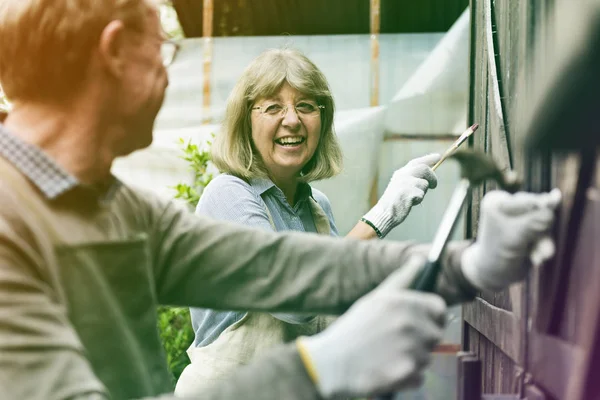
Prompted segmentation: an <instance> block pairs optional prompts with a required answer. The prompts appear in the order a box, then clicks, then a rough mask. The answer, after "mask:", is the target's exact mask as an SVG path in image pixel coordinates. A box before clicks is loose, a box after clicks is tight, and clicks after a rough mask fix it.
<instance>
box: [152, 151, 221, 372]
mask: <svg viewBox="0 0 600 400" xmlns="http://www.w3.org/2000/svg"><path fill="white" fill-rule="evenodd" d="M179 142H180V145H181V151H182V153H183V155H182V156H181V158H183V159H184V160H185V161H186V162H187V164H188V165H189V167H190V169H191V170H192V172H193V175H194V177H193V181H192V184H191V185H189V184H187V183H179V184H177V185H176V186H175V187H174V188H173V189H175V191H176V193H175V198H178V199H182V200H185V201H186V202H187V203H188V204H189V205H190V206H191V207H196V204H198V200H199V199H200V196H201V195H202V189H204V187H206V185H208V183H209V182H210V181H211V180H212V178H213V174H212V173H210V172H208V167H209V164H210V145H211V142H210V141H208V142H207V143H206V146H198V145H195V144H192V143H191V141H188V142H185V141H184V140H183V139H180V140H179ZM158 329H159V333H160V339H161V341H162V343H163V347H164V349H165V351H166V353H167V362H168V364H169V369H170V370H171V373H172V374H173V380H174V382H176V381H177V379H179V376H180V375H181V372H182V371H183V369H184V368H185V367H186V365H188V364H189V362H190V361H189V359H188V356H187V354H186V350H187V349H188V347H189V346H190V344H192V341H193V340H194V331H193V329H192V324H191V322H190V312H189V309H188V308H180V307H166V306H161V307H159V308H158Z"/></svg>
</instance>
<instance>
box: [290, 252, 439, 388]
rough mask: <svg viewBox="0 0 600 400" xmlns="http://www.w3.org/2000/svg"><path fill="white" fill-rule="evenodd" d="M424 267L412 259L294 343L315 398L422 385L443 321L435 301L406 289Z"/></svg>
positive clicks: (437, 303) (435, 296) (425, 295)
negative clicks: (325, 324) (318, 329)
mask: <svg viewBox="0 0 600 400" xmlns="http://www.w3.org/2000/svg"><path fill="white" fill-rule="evenodd" d="M424 263H425V259H424V258H421V257H414V258H413V259H411V261H410V262H409V263H407V264H406V265H405V266H403V267H402V268H401V269H400V270H398V271H396V272H394V273H393V274H392V275H390V276H389V277H388V278H387V279H386V280H385V281H384V282H382V283H381V285H380V286H379V287H377V288H376V289H374V290H373V291H372V292H370V293H369V294H367V295H365V296H364V297H362V298H361V299H359V300H358V301H357V302H356V303H355V304H354V305H353V306H352V307H351V308H350V309H349V310H348V311H347V312H346V313H345V314H344V315H342V316H341V317H339V318H338V319H337V320H336V321H335V322H334V323H333V324H332V325H331V326H330V327H329V328H327V329H326V330H325V331H323V332H321V333H319V334H317V335H315V336H311V337H301V338H299V339H298V340H297V342H296V343H297V345H298V350H299V353H300V355H301V358H302V360H303V362H304V365H305V366H306V368H307V371H308V373H309V375H310V376H311V378H312V379H313V381H314V382H315V384H316V386H317V389H318V391H319V392H320V394H321V396H323V397H324V398H326V399H329V398H337V397H338V396H340V397H361V396H373V395H378V394H384V393H388V392H395V391H399V390H404V389H409V388H415V387H418V386H419V385H420V384H421V383H422V379H423V370H424V368H425V367H426V366H427V364H429V362H430V359H431V351H432V350H433V349H434V347H435V346H436V344H437V343H438V342H439V341H440V340H441V338H442V334H443V328H444V325H445V321H446V317H445V311H446V303H445V302H444V300H443V299H442V298H441V297H439V296H438V295H435V294H431V293H423V292H417V291H411V290H407V288H408V287H409V286H410V284H411V283H412V281H413V280H414V279H415V276H416V274H417V273H418V272H419V271H420V270H421V268H422V266H423V265H424Z"/></svg>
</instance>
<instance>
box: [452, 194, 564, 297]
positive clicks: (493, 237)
mask: <svg viewBox="0 0 600 400" xmlns="http://www.w3.org/2000/svg"><path fill="white" fill-rule="evenodd" d="M560 201H561V193H560V190H558V189H554V190H552V191H551V192H550V193H539V194H536V193H525V192H519V193H515V194H512V195H511V194H509V193H507V192H504V191H499V190H498V191H492V192H489V193H487V194H486V195H485V196H484V197H483V200H482V202H481V216H480V218H479V231H478V234H477V240H476V241H475V243H474V244H473V245H472V246H470V247H468V248H467V249H466V250H465V251H464V253H463V255H462V259H461V263H462V269H463V273H464V274H465V277H466V278H467V279H468V280H469V281H470V282H471V283H472V284H473V285H475V286H476V287H478V288H479V289H481V290H490V291H497V290H501V289H503V288H505V287H507V286H508V285H510V284H511V283H514V282H517V281H520V280H522V279H523V278H525V276H526V275H527V272H528V271H529V267H530V266H531V265H538V264H541V263H542V262H543V261H545V260H547V259H549V258H550V257H552V256H553V255H554V242H553V241H552V239H551V238H550V237H549V236H548V232H549V230H550V228H551V227H552V223H553V222H554V210H555V209H556V207H557V206H558V204H559V203H560Z"/></svg>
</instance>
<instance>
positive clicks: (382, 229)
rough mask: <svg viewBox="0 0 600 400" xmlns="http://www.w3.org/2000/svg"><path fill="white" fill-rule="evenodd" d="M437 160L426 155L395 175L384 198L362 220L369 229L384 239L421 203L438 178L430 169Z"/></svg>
mask: <svg viewBox="0 0 600 400" xmlns="http://www.w3.org/2000/svg"><path fill="white" fill-rule="evenodd" d="M439 160H440V155H439V154H428V155H426V156H423V157H419V158H415V159H413V160H411V161H409V162H408V163H407V164H406V165H405V166H404V167H402V168H400V169H399V170H397V171H396V172H394V175H392V179H391V180H390V183H389V184H388V186H387V188H386V189H385V192H384V193H383V196H381V198H380V199H379V201H378V202H377V204H375V206H374V207H373V208H372V209H371V210H369V212H367V213H366V214H365V215H364V217H363V219H362V220H363V221H364V222H365V223H367V224H369V225H371V227H372V228H373V229H375V231H376V232H377V235H378V236H379V237H382V238H383V237H385V236H386V235H387V234H388V233H389V232H390V231H391V230H392V229H393V228H394V227H396V226H398V225H400V224H401V223H402V221H404V219H405V218H406V216H407V215H408V213H409V212H410V209H411V208H412V206H414V205H417V204H420V203H421V201H423V197H425V193H427V189H434V188H435V187H436V186H437V176H436V175H435V173H434V172H433V170H432V169H431V167H432V166H433V165H434V164H435V163H436V162H438V161H439Z"/></svg>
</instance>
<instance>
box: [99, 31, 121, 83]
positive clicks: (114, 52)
mask: <svg viewBox="0 0 600 400" xmlns="http://www.w3.org/2000/svg"><path fill="white" fill-rule="evenodd" d="M126 34H127V32H126V29H125V24H123V21H120V20H114V21H111V22H110V23H109V24H108V25H106V26H105V27H104V29H103V30H102V33H101V34H100V43H99V46H98V53H99V56H100V62H101V63H102V64H103V65H104V67H105V68H106V69H107V71H109V73H111V74H112V75H114V76H115V77H117V78H118V77H121V76H122V75H123V71H124V66H125V58H126V57H127V50H128V49H127V46H126V37H125V36H126Z"/></svg>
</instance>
